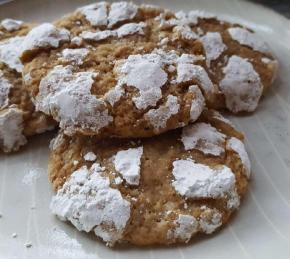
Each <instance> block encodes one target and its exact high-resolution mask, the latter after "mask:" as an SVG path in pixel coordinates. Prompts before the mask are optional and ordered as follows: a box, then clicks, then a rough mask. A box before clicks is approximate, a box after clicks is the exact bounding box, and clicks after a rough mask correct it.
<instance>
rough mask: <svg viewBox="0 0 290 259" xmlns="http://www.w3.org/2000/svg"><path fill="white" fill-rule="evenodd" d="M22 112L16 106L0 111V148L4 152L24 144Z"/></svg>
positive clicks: (15, 149) (16, 148) (14, 149)
mask: <svg viewBox="0 0 290 259" xmlns="http://www.w3.org/2000/svg"><path fill="white" fill-rule="evenodd" d="M22 115H23V112H22V111H21V110H19V109H18V108H12V107H11V108H8V109H6V110H3V111H1V112H0V148H1V149H2V150H3V151H4V152H11V151H17V150H18V149H19V147H20V146H23V145H24V144H26V142H27V140H26V138H25V136H24V135H23V133H22V131H23V117H22Z"/></svg>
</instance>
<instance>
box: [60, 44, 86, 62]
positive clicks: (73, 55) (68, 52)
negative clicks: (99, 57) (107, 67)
mask: <svg viewBox="0 0 290 259" xmlns="http://www.w3.org/2000/svg"><path fill="white" fill-rule="evenodd" d="M61 54H62V56H61V59H63V60H65V61H71V62H74V63H76V64H78V65H81V64H82V63H83V60H84V59H85V58H86V56H87V55H88V54H89V50H88V49H86V48H81V49H64V50H63V51H62V53H61Z"/></svg>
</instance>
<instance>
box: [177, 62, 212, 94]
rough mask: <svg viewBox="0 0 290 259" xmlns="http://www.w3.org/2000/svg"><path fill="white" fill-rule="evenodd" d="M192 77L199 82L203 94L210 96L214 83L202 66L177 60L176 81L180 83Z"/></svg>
mask: <svg viewBox="0 0 290 259" xmlns="http://www.w3.org/2000/svg"><path fill="white" fill-rule="evenodd" d="M193 79H195V80H196V81H197V82H198V83H199V84H200V87H201V88H202V90H203V91H204V94H205V96H210V95H212V94H213V93H214V92H215V88H214V85H213V83H212V81H211V80H210V78H209V76H208V74H207V72H206V70H205V69H204V68H203V67H202V66H199V65H194V64H192V63H190V62H179V63H178V65H177V78H176V82H177V83H182V82H187V81H190V80H193Z"/></svg>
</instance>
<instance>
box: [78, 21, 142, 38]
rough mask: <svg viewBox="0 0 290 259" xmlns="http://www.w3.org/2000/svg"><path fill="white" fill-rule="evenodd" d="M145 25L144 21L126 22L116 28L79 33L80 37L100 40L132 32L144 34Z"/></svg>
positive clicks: (123, 35) (120, 36)
mask: <svg viewBox="0 0 290 259" xmlns="http://www.w3.org/2000/svg"><path fill="white" fill-rule="evenodd" d="M145 26H146V24H145V23H144V22H140V23H127V24H124V25H122V26H120V27H119V28H118V29H116V30H104V31H97V32H91V31H83V32H82V33H81V34H80V37H82V38H83V39H85V40H93V41H101V40H105V39H108V38H111V37H118V38H122V37H125V36H128V35H132V34H140V35H143V34H144V31H143V28H144V27H145Z"/></svg>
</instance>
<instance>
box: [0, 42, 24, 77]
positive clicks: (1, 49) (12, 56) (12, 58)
mask: <svg viewBox="0 0 290 259" xmlns="http://www.w3.org/2000/svg"><path fill="white" fill-rule="evenodd" d="M24 38H25V37H20V36H16V37H12V38H10V39H7V40H4V41H1V42H0V61H1V62H3V63H5V64H6V65H7V66H8V67H10V68H11V69H15V70H16V71H17V72H19V73H21V72H22V69H23V65H22V64H21V62H20V60H19V46H20V45H21V44H22V42H23V40H24Z"/></svg>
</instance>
